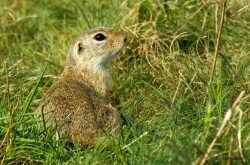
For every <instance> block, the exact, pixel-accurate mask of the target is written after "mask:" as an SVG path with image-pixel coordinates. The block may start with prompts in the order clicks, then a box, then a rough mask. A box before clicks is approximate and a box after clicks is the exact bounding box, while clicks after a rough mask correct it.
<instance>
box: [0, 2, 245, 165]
mask: <svg viewBox="0 0 250 165" xmlns="http://www.w3.org/2000/svg"><path fill="white" fill-rule="evenodd" d="M79 2H80V6H81V8H82V10H83V11H84V13H85V15H86V16H87V18H88V19H89V22H90V24H91V25H92V26H94V27H96V26H109V27H114V28H116V29H119V30H123V31H125V32H126V33H127V35H128V39H129V40H128V45H127V48H126V49H125V50H124V51H123V52H122V53H121V55H120V56H119V57H118V58H116V59H115V60H114V62H113V63H112V66H111V67H110V71H111V73H112V77H113V84H114V86H113V90H112V96H113V97H114V98H115V100H116V102H117V103H115V104H114V106H115V107H117V108H119V110H120V112H121V113H122V114H123V118H124V126H123V131H122V135H121V136H119V137H118V138H112V137H110V142H109V143H108V144H106V145H103V144H97V145H96V146H95V147H94V148H92V149H86V148H81V147H79V146H73V147H70V146H69V145H68V144H67V141H65V139H63V138H61V139H60V140H57V141H56V140H54V139H53V135H52V131H50V127H48V128H44V127H43V126H42V124H43V121H42V119H37V118H36V114H35V113H34V109H35V107H36V106H37V105H38V103H39V100H40V98H41V97H42V95H43V94H44V93H45V92H46V91H47V90H48V88H49V87H50V86H51V85H52V83H53V82H54V81H55V80H56V78H57V77H58V76H59V75H60V73H61V71H62V69H63V66H64V61H65V58H66V53H67V49H68V47H69V44H70V42H71V41H72V40H73V39H74V38H75V37H76V36H78V35H80V34H81V33H82V32H83V31H85V30H86V29H87V28H86V25H85V24H84V22H83V21H82V18H81V16H80V14H79V12H78V9H77V7H76V5H75V3H74V1H66V0H63V1H52V0H39V1H36V2H35V1H34V2H32V1H28V0H24V1H18V0H13V1H8V0H2V1H1V2H0V23H1V25H0V145H1V143H2V145H1V148H0V160H1V163H0V164H191V163H193V164H198V163H199V162H200V161H201V159H202V158H203V156H204V155H205V153H206V152H207V149H208V147H209V145H210V144H211V143H212V141H213V139H214V138H215V137H216V133H217V131H218V130H219V128H220V126H221V124H222V122H223V119H224V116H225V114H226V112H227V111H228V109H229V108H230V107H231V106H232V105H233V103H234V102H235V100H236V99H237V97H238V96H239V94H240V92H241V91H245V94H244V96H243V98H242V99H241V100H240V102H239V103H238V104H237V106H236V109H235V112H234V114H233V115H232V118H231V120H230V122H229V123H228V124H227V125H226V127H225V128H224V129H223V132H222V135H221V136H220V138H219V139H218V140H217V142H216V145H215V146H214V147H213V148H212V150H211V151H210V152H209V156H208V161H207V162H208V163H209V164H226V163H227V161H228V160H227V158H228V155H229V154H231V156H232V159H231V160H230V163H231V164H244V163H245V164H248V163H249V162H250V115H249V113H250V112H249V108H250V106H249V105H250V104H249V102H250V99H249V97H250V95H249V89H250V75H249V71H250V46H249V45H250V37H249V36H250V29H249V27H250V22H249V20H250V8H249V2H248V1H247V0H243V1H236V0H235V1H234V0H229V1H228V3H227V8H226V14H225V15H226V16H225V22H224V27H223V30H222V36H221V45H220V49H219V57H218V63H217V67H216V74H215V78H214V80H213V81H212V83H211V84H210V85H208V82H209V79H210V74H211V68H212V63H213V58H214V50H215V45H216V43H215V42H216V34H217V29H218V26H219V20H220V15H221V3H218V2H217V1H215V0H211V1H207V2H206V1H199V0H190V1H186V0H179V1H171V0H169V1H167V0H144V1H120V0H116V1H115V0H113V1H112V3H111V2H106V1H98V0H96V1H79ZM247 5H248V6H247ZM45 66H47V67H45ZM45 69H46V70H45ZM239 135H240V136H239ZM239 142H240V143H241V145H242V148H240V147H239V144H240V143H239ZM240 152H242V154H243V156H244V159H245V162H243V159H242V158H241V157H240Z"/></svg>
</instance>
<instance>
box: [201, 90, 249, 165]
mask: <svg viewBox="0 0 250 165" xmlns="http://www.w3.org/2000/svg"><path fill="white" fill-rule="evenodd" d="M244 94H245V91H242V92H241V93H240V95H239V97H238V98H237V99H236V101H235V102H234V103H233V105H232V107H231V108H230V109H228V111H227V113H226V115H225V117H224V119H223V121H222V124H221V126H220V128H219V130H218V132H217V133H216V136H215V138H214V139H213V141H212V143H211V144H210V145H209V147H208V149H207V152H206V154H205V155H204V157H203V158H202V161H201V163H200V165H203V164H205V162H206V161H207V158H208V154H209V153H210V152H211V150H212V148H213V147H214V145H215V143H216V141H217V140H218V139H219V138H220V137H221V135H222V133H223V129H224V128H225V126H226V125H227V123H228V122H229V121H230V119H231V117H232V115H233V113H234V111H235V108H236V106H237V105H238V104H239V103H240V101H241V99H242V97H243V96H244Z"/></svg>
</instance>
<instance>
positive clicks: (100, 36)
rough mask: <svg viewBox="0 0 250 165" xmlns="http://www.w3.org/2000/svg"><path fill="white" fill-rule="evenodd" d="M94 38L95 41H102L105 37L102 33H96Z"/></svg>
mask: <svg viewBox="0 0 250 165" xmlns="http://www.w3.org/2000/svg"><path fill="white" fill-rule="evenodd" d="M94 38H95V40H96V41H102V40H105V39H106V38H107V37H106V36H105V35H104V34H102V33H97V34H96V35H95V36H94Z"/></svg>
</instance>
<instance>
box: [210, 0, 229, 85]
mask: <svg viewBox="0 0 250 165" xmlns="http://www.w3.org/2000/svg"><path fill="white" fill-rule="evenodd" d="M226 4H227V0H225V1H224V3H223V6H222V12H221V19H220V25H219V30H218V34H217V38H216V46H215V51H214V60H213V65H212V70H211V75H210V79H209V83H208V84H209V85H210V84H211V82H212V81H213V78H214V74H215V68H216V64H217V59H218V51H219V46H220V39H221V32H222V27H223V23H224V15H225V9H226Z"/></svg>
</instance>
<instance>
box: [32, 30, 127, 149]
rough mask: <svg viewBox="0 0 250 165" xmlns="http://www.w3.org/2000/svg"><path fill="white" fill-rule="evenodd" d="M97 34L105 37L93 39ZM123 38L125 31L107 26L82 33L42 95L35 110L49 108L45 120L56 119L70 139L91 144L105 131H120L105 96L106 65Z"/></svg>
mask: <svg viewBox="0 0 250 165" xmlns="http://www.w3.org/2000/svg"><path fill="white" fill-rule="evenodd" d="M97 33H102V34H104V35H105V36H106V39H105V40H104V41H96V40H95V39H94V38H93V37H94V36H95V35H96V34H97ZM125 38H126V36H125V34H124V33H122V32H117V31H114V30H113V29H110V28H106V27H99V28H95V29H91V30H89V31H88V32H86V33H84V34H83V35H81V36H80V37H79V38H77V39H76V40H75V41H74V42H73V44H72V45H71V46H70V49H69V52H68V56H67V61H66V65H65V68H64V71H63V73H62V74H61V76H60V77H59V79H58V80H57V81H56V82H55V83H54V84H53V85H52V87H51V88H50V89H49V91H48V92H47V93H46V94H45V96H44V97H43V98H42V101H41V103H40V106H39V107H38V108H37V110H36V111H37V112H41V109H43V112H44V113H46V112H48V111H51V110H52V113H49V114H48V115H46V121H49V120H50V121H54V122H56V124H54V125H57V127H60V129H61V133H62V135H63V136H64V137H66V138H68V139H69V140H70V141H72V142H74V143H79V144H80V145H82V146H88V147H90V146H93V145H95V143H96V141H97V140H98V139H100V138H104V139H105V135H106V134H110V133H112V134H113V133H114V134H117V133H118V132H119V131H120V127H121V122H120V115H119V112H118V111H117V110H116V109H115V108H113V107H112V106H111V105H110V103H109V99H108V98H109V96H108V95H109V90H110V87H111V78H110V75H109V73H108V71H107V64H108V63H109V61H110V60H111V59H112V58H113V57H114V56H115V55H116V54H117V53H118V52H119V51H120V50H121V49H122V47H123V46H124V42H125ZM79 45H80V46H79ZM79 47H82V49H79ZM51 119H52V120H51ZM54 119H55V120H54Z"/></svg>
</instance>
